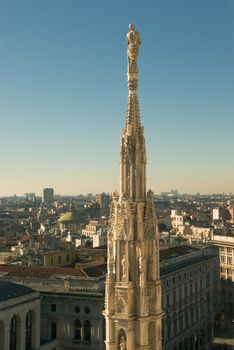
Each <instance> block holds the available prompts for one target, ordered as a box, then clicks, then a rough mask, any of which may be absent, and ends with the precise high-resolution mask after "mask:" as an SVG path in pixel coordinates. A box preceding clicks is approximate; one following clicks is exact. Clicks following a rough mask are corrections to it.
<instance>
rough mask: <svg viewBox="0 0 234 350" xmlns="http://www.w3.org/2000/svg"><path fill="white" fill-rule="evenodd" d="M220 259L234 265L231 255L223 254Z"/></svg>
mask: <svg viewBox="0 0 234 350" xmlns="http://www.w3.org/2000/svg"><path fill="white" fill-rule="evenodd" d="M220 261H221V262H222V263H224V264H229V265H232V257H231V256H226V255H221V256H220Z"/></svg>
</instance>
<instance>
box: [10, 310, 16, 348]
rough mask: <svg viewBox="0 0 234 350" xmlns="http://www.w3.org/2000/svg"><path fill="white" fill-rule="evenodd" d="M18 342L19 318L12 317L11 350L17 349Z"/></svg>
mask: <svg viewBox="0 0 234 350" xmlns="http://www.w3.org/2000/svg"><path fill="white" fill-rule="evenodd" d="M16 344H17V318H16V316H14V317H12V319H11V325H10V350H16Z"/></svg>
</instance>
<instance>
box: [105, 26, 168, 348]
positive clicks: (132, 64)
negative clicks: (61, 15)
mask: <svg viewBox="0 0 234 350" xmlns="http://www.w3.org/2000/svg"><path fill="white" fill-rule="evenodd" d="M129 28H130V31H129V33H128V34H127V36H126V41H127V57H128V73H127V77H128V103H127V112H126V122H125V127H124V128H123V131H122V139H121V146H120V193H119V194H118V193H117V192H116V191H115V192H114V193H113V199H112V204H111V207H110V221H109V234H108V255H107V256H108V268H107V271H108V272H107V278H106V299H105V311H104V316H105V318H106V349H108V350H116V349H131V350H134V349H137V350H146V349H150V350H156V349H157V350H161V349H162V344H161V320H162V315H163V313H162V310H161V282H160V277H159V253H158V249H159V242H158V240H159V239H158V231H157V219H156V214H155V205H154V194H153V192H152V191H148V192H147V191H146V149H145V139H144V128H143V126H142V124H141V120H140V109H139V102H138V94H137V88H138V66H137V57H138V54H139V48H140V45H141V40H140V34H139V33H138V32H136V31H135V27H134V25H133V24H131V25H130V26H129Z"/></svg>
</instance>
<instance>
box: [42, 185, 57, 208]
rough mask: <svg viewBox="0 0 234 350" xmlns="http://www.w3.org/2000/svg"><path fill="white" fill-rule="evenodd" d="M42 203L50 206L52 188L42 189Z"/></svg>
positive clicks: (52, 199) (52, 195)
mask: <svg viewBox="0 0 234 350" xmlns="http://www.w3.org/2000/svg"><path fill="white" fill-rule="evenodd" d="M42 201H43V203H46V204H52V203H53V201H54V189H53V188H44V190H43V197H42Z"/></svg>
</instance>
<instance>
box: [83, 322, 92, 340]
mask: <svg viewBox="0 0 234 350" xmlns="http://www.w3.org/2000/svg"><path fill="white" fill-rule="evenodd" d="M84 340H85V341H90V340H91V323H90V321H88V320H86V321H85V322H84Z"/></svg>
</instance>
